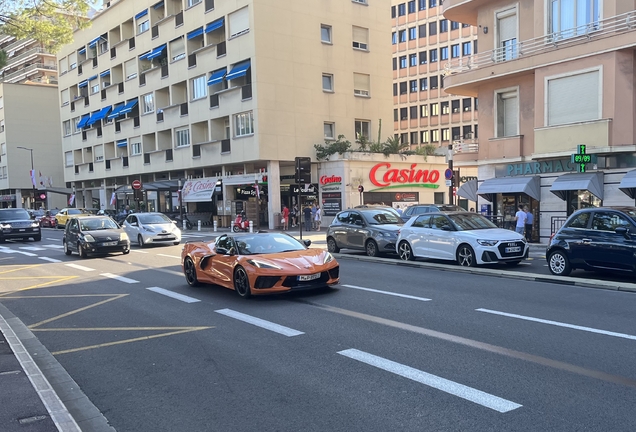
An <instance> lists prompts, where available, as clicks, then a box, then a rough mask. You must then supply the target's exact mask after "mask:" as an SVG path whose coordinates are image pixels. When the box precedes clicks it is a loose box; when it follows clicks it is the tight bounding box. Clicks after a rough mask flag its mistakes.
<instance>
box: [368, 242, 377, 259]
mask: <svg viewBox="0 0 636 432" xmlns="http://www.w3.org/2000/svg"><path fill="white" fill-rule="evenodd" d="M365 249H366V251H367V255H368V256H370V257H376V256H378V244H377V243H376V242H375V240H369V241H368V242H367V245H366V248H365Z"/></svg>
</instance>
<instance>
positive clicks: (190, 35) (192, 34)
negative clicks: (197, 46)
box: [188, 27, 203, 40]
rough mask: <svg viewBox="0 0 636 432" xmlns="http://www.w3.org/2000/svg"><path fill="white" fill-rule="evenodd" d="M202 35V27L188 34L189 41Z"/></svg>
mask: <svg viewBox="0 0 636 432" xmlns="http://www.w3.org/2000/svg"><path fill="white" fill-rule="evenodd" d="M202 34H203V27H200V28H198V29H196V30H194V31H191V32H190V33H188V40H190V39H194V38H195V37H197V36H201V35H202Z"/></svg>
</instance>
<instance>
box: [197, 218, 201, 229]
mask: <svg viewBox="0 0 636 432" xmlns="http://www.w3.org/2000/svg"><path fill="white" fill-rule="evenodd" d="M197 231H201V220H200V219H199V220H198V221H197Z"/></svg>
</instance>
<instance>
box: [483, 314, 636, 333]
mask: <svg viewBox="0 0 636 432" xmlns="http://www.w3.org/2000/svg"><path fill="white" fill-rule="evenodd" d="M475 310H476V311H477V312H486V313H489V314H493V315H501V316H505V317H509V318H517V319H522V320H525V321H532V322H538V323H542V324H550V325H553V326H557V327H565V328H570V329H574V330H582V331H586V332H590V333H597V334H602V335H606V336H614V337H618V338H623V339H629V340H636V336H634V335H630V334H626V333H616V332H613V331H607V330H600V329H595V328H592V327H584V326H579V325H575V324H568V323H562V322H558V321H551V320H545V319H541V318H533V317H529V316H524V315H517V314H511V313H507V312H499V311H495V310H490V309H475Z"/></svg>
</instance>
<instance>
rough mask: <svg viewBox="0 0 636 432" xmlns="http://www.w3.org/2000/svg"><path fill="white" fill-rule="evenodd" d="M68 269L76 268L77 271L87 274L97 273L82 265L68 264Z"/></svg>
mask: <svg viewBox="0 0 636 432" xmlns="http://www.w3.org/2000/svg"><path fill="white" fill-rule="evenodd" d="M66 265H67V266H68V267H71V268H74V269H76V270H82V271H85V272H89V271H95V269H93V268H90V267H84V266H82V265H79V264H66Z"/></svg>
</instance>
